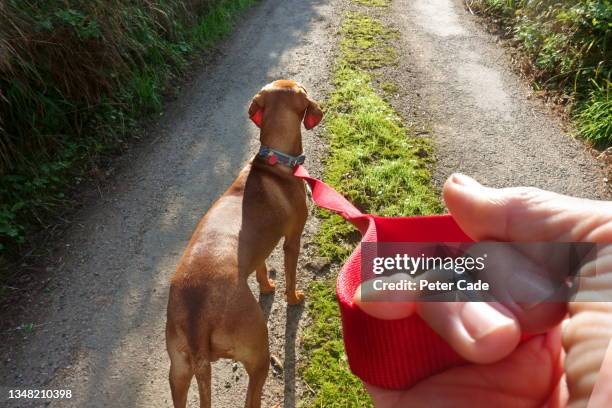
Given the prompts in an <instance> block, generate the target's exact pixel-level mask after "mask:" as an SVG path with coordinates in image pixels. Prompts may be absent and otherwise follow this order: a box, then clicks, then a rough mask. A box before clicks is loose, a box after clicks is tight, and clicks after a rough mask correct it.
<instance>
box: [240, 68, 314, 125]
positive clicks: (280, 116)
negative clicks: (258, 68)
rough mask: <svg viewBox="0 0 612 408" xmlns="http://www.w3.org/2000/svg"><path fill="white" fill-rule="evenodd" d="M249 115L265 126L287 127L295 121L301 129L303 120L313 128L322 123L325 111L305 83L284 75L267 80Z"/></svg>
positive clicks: (252, 102) (250, 108) (253, 101)
mask: <svg viewBox="0 0 612 408" xmlns="http://www.w3.org/2000/svg"><path fill="white" fill-rule="evenodd" d="M249 117H250V118H251V120H252V121H253V122H254V123H255V124H256V125H257V127H259V128H260V129H262V130H264V129H266V128H267V129H273V128H280V129H283V130H288V129H290V128H292V127H295V125H297V129H299V123H300V122H301V121H302V120H303V121H304V127H305V128H306V129H309V130H310V129H312V128H313V127H315V126H317V125H318V124H319V122H320V121H321V119H322V118H323V112H322V111H321V108H319V105H318V104H317V103H316V102H315V101H313V100H312V99H310V97H309V96H308V93H307V92H306V89H305V88H304V87H303V86H302V85H300V84H299V83H297V82H295V81H291V80H286V79H281V80H278V81H274V82H271V83H269V84H267V85H266V86H264V87H263V88H262V89H261V91H259V92H258V93H257V95H255V96H254V97H253V100H252V101H251V106H249Z"/></svg>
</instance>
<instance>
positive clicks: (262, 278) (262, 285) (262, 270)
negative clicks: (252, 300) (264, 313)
mask: <svg viewBox="0 0 612 408" xmlns="http://www.w3.org/2000/svg"><path fill="white" fill-rule="evenodd" d="M255 274H256V276H257V283H259V291H260V292H261V293H263V294H268V293H272V292H274V289H275V285H274V282H273V281H272V280H271V279H270V277H269V276H268V267H267V266H266V263H265V262H264V263H263V265H261V266H260V267H258V268H257V269H256V270H255Z"/></svg>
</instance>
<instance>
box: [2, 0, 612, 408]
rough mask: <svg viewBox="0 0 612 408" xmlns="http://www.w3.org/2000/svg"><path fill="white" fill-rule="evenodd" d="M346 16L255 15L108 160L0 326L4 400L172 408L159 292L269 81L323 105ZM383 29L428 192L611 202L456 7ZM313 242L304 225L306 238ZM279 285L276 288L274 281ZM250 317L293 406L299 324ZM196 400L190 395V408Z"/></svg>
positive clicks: (396, 14) (308, 9) (276, 302)
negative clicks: (486, 190) (395, 41)
mask: <svg viewBox="0 0 612 408" xmlns="http://www.w3.org/2000/svg"><path fill="white" fill-rule="evenodd" d="M344 7H345V5H344V4H343V3H341V2H340V1H339V0H332V1H324V0H318V1H309V0H264V1H263V2H262V3H260V4H259V5H258V6H256V7H255V8H254V9H253V10H251V11H250V12H249V13H248V14H247V15H246V16H245V18H244V19H243V21H241V23H240V28H239V29H238V30H237V31H236V33H235V34H234V35H233V36H231V38H229V39H228V40H227V41H226V42H225V43H224V44H222V46H221V49H222V55H220V56H219V57H218V58H216V60H215V61H214V62H213V63H212V64H208V65H207V67H206V68H204V69H203V71H202V72H200V73H199V74H198V75H197V77H196V78H194V79H193V80H192V81H191V82H190V83H189V84H187V86H185V87H184V92H182V94H181V96H180V97H179V98H178V100H176V101H174V102H172V103H171V104H170V105H169V106H168V109H167V110H166V111H165V113H164V116H163V117H162V118H160V119H159V121H157V123H155V124H154V125H152V126H151V127H150V128H149V129H147V131H146V135H147V136H146V137H147V139H148V140H149V141H150V142H149V143H145V145H146V146H145V147H140V148H137V149H135V150H134V151H132V152H131V153H129V154H128V155H127V156H126V157H124V158H123V159H121V160H120V161H119V165H118V169H117V171H116V172H115V174H114V175H113V177H112V178H111V180H110V181H109V183H108V185H107V186H106V188H104V189H103V190H102V191H101V198H98V199H95V200H91V201H90V202H88V203H87V204H86V205H85V207H84V208H83V209H82V210H81V211H79V212H78V214H77V215H76V217H75V219H74V220H73V221H72V224H71V225H72V227H71V228H70V229H69V231H68V232H67V233H66V234H65V236H64V239H63V240H62V241H61V242H57V243H54V246H55V247H56V249H55V250H54V254H53V262H51V261H50V262H49V267H48V271H47V272H46V276H48V277H49V279H50V281H49V283H48V284H47V286H46V289H45V290H43V291H41V292H40V293H38V294H36V295H35V296H33V297H32V299H33V300H32V301H31V302H30V303H27V302H24V303H23V304H16V305H13V306H12V307H11V309H12V310H9V311H3V313H5V312H6V315H7V316H17V317H16V318H15V319H14V320H10V321H7V320H5V321H4V322H3V325H2V327H3V333H2V339H3V341H2V344H0V358H1V361H2V365H1V367H0V385H1V386H2V387H1V388H0V392H1V393H2V396H3V397H2V398H4V396H6V395H7V390H8V389H9V388H46V389H71V390H72V393H73V395H74V397H73V399H71V400H70V401H68V402H67V401H54V402H51V403H50V405H51V406H58V407H64V406H66V407H72V406H74V407H167V406H169V405H170V398H169V389H168V385H167V380H166V378H167V368H168V360H167V356H166V352H165V346H164V335H163V327H164V322H165V306H166V300H167V289H168V283H167V282H168V278H169V276H170V274H171V273H172V272H173V268H174V266H175V264H176V261H177V259H178V257H179V256H180V253H181V251H182V250H183V248H184V247H185V245H186V242H187V240H188V238H189V236H190V234H191V232H192V230H193V228H194V226H195V225H196V223H197V221H198V220H199V218H200V217H201V215H202V214H203V213H204V212H205V211H206V209H207V208H208V207H209V206H210V204H211V203H212V202H213V200H214V199H215V198H216V197H217V196H218V195H219V194H220V193H221V192H222V191H223V190H224V189H225V188H226V187H227V186H228V185H229V183H230V182H231V180H232V179H233V178H234V177H235V175H236V174H237V172H238V171H239V169H240V167H241V165H242V163H243V162H244V161H245V160H247V159H248V158H249V157H250V156H251V155H252V154H253V153H254V152H255V151H256V149H257V137H256V136H257V133H256V129H255V127H254V126H253V125H251V124H250V123H249V122H248V120H247V117H246V107H247V105H248V102H249V99H250V97H251V96H252V95H253V94H254V93H255V92H256V91H257V90H258V88H259V87H260V86H261V85H262V84H264V83H266V82H269V81H270V80H272V79H276V78H279V77H288V78H294V79H297V80H299V81H301V82H302V83H304V84H305V86H306V87H307V88H308V89H309V90H310V92H311V94H312V95H313V96H314V98H315V99H321V98H322V97H323V96H324V95H325V93H326V91H327V90H328V87H329V68H330V64H331V61H332V60H333V50H334V46H335V44H334V42H335V32H336V28H337V24H338V20H339V18H340V16H341V14H342V13H341V11H342V9H343V8H344ZM388 16H389V19H390V23H392V24H393V25H395V26H396V27H397V28H398V29H400V30H401V32H402V37H401V39H400V40H399V46H400V49H401V50H402V54H401V58H400V64H399V66H398V67H396V68H394V70H395V72H394V76H395V79H396V82H398V85H400V91H401V92H400V96H398V97H397V98H396V99H395V100H394V101H393V102H394V105H395V106H397V107H398V108H399V109H400V110H401V111H402V112H403V113H404V115H405V116H406V117H407V118H412V117H415V115H416V116H418V117H426V118H428V121H429V122H430V124H431V128H432V131H433V136H434V140H435V144H436V151H437V156H438V167H437V172H436V181H437V182H438V183H440V182H441V181H442V180H443V179H444V178H445V177H446V176H447V175H448V174H449V173H450V172H452V171H456V170H460V171H463V172H465V173H467V174H470V175H473V176H475V177H476V178H477V179H479V180H481V181H483V182H487V183H489V184H493V185H497V186H503V185H512V184H524V185H536V186H540V187H546V188H550V189H553V190H556V191H559V192H565V193H572V194H576V195H580V196H587V197H604V196H605V195H606V191H605V188H604V184H603V182H602V181H601V180H602V179H603V174H602V173H601V171H600V169H599V168H598V167H597V165H596V163H595V162H594V160H593V159H592V158H591V157H590V156H589V155H588V154H587V153H585V151H584V149H583V147H582V146H581V144H580V143H578V142H576V141H574V140H572V139H570V138H569V137H567V136H566V135H563V133H562V132H561V130H560V129H561V125H560V123H559V121H558V120H557V119H555V118H553V117H551V116H549V115H548V114H547V113H546V110H545V109H543V108H542V107H541V106H539V104H538V103H537V102H534V101H532V100H530V98H529V89H528V88H527V86H526V85H525V84H524V83H523V82H522V81H521V80H520V79H519V78H518V77H517V76H516V75H515V74H513V73H512V72H511V69H510V68H509V61H508V59H507V58H506V56H505V54H504V51H503V49H502V48H501V47H500V46H499V45H498V44H496V43H495V41H494V38H493V37H492V36H490V35H488V34H486V33H485V32H484V31H483V29H482V27H481V26H479V25H478V24H477V23H476V22H475V21H474V18H473V17H472V16H470V15H469V14H468V13H466V12H465V11H464V10H463V8H462V2H461V1H459V0H396V1H395V3H394V5H393V10H392V12H391V13H389V14H388ZM304 136H305V143H304V144H305V150H306V155H307V156H308V161H307V166H308V168H309V169H310V170H311V171H312V172H313V173H314V174H318V173H319V170H320V159H321V157H322V156H323V154H324V149H323V146H322V143H321V141H320V139H319V138H318V136H317V132H304ZM314 228H316V225H315V224H314V221H313V220H312V218H311V221H310V222H309V224H308V227H307V229H308V232H307V237H309V236H311V235H312V231H313V230H314ZM307 240H308V238H307V239H306V241H307ZM305 246H306V247H308V245H307V243H306V244H305ZM310 255H312V248H305V250H304V252H303V253H302V260H303V261H302V267H301V268H300V272H299V275H300V283H299V284H300V286H301V287H304V286H305V282H306V281H307V280H308V279H311V278H312V276H313V275H312V273H313V272H311V271H310V270H309V269H308V268H306V267H304V266H303V265H304V263H305V261H306V260H307V259H308V258H309V256H310ZM281 261H282V259H281V258H280V257H279V254H278V253H275V255H274V257H273V260H272V262H271V265H272V266H273V267H275V268H276V269H277V270H281V269H280V266H281ZM277 279H278V281H279V285H278V286H279V288H281V289H282V288H283V285H284V283H283V281H282V274H279V276H278V277H277ZM255 293H257V292H255ZM261 303H262V307H263V308H264V311H265V312H266V315H267V316H268V326H269V330H270V338H271V344H272V353H273V354H274V355H276V356H277V357H278V358H279V359H280V360H281V361H282V362H283V363H284V372H282V373H279V374H277V375H274V374H273V371H272V370H271V372H270V377H269V379H268V383H267V385H266V387H265V401H264V403H265V406H270V405H273V404H277V403H280V404H282V405H284V406H285V407H293V406H295V405H296V402H297V398H296V391H295V389H296V373H295V361H296V359H297V358H299V347H298V346H297V345H296V341H297V340H296V339H298V338H299V330H300V327H301V326H300V325H303V324H304V320H305V316H304V315H303V313H302V310H303V309H302V308H301V307H291V308H287V307H286V305H285V303H284V299H283V296H282V295H281V294H280V293H279V294H278V295H276V296H274V297H272V296H271V297H267V298H263V299H262V300H261ZM16 311H18V313H17V312H16ZM18 327H22V328H21V329H17V328H18ZM24 327H29V329H25V328H24ZM234 369H235V371H234ZM245 387H246V374H245V373H244V371H243V369H242V368H241V367H238V368H236V367H234V366H233V365H232V363H231V362H229V361H222V362H218V363H216V364H215V366H214V371H213V395H214V397H213V398H214V404H213V405H214V406H216V407H235V406H241V405H242V403H243V398H244V390H245ZM298 395H299V394H298ZM195 399H196V398H195V387H192V392H191V394H190V400H191V403H192V406H195ZM9 405H10V406H20V407H23V406H39V405H41V404H39V403H38V402H34V403H31V404H29V405H28V404H27V403H24V402H23V401H21V402H12V403H10V404H9Z"/></svg>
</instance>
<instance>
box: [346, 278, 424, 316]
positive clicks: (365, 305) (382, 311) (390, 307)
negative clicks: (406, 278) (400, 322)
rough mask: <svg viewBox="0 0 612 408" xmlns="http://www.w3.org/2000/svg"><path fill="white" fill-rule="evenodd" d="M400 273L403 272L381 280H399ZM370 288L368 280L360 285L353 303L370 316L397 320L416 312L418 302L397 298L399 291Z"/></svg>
mask: <svg viewBox="0 0 612 408" xmlns="http://www.w3.org/2000/svg"><path fill="white" fill-rule="evenodd" d="M400 275H403V274H395V275H393V276H390V277H383V278H381V280H385V281H387V282H390V281H393V280H399V279H400ZM368 288H369V286H368V282H364V283H362V284H361V285H359V287H358V288H357V290H356V291H355V295H354V296H353V303H354V304H356V305H357V306H358V307H359V308H360V309H361V310H363V311H364V312H366V313H367V314H369V315H370V316H373V317H376V318H377V319H382V320H397V319H404V318H406V317H409V316H412V315H413V314H414V313H415V309H416V304H415V303H414V302H405V301H402V300H401V298H396V297H397V293H389V291H372V290H368ZM366 290H368V292H367V296H366V295H365V293H366V292H365V291H366Z"/></svg>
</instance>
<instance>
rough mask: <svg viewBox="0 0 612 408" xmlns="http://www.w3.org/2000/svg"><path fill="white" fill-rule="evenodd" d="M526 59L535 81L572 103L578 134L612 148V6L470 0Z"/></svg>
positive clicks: (588, 0) (602, 1) (587, 1)
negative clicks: (500, 29) (504, 33)
mask: <svg viewBox="0 0 612 408" xmlns="http://www.w3.org/2000/svg"><path fill="white" fill-rule="evenodd" d="M469 4H470V7H471V8H472V9H476V10H479V11H481V12H484V13H488V14H489V15H493V16H494V17H496V18H497V19H498V21H499V22H500V24H501V25H502V26H503V27H504V28H505V29H506V32H507V34H508V35H509V36H510V37H512V38H513V39H514V40H515V42H516V44H517V45H518V47H519V48H520V49H521V50H522V51H524V53H525V54H526V55H527V56H528V57H529V60H530V61H531V64H530V66H529V69H530V70H531V74H532V75H533V77H534V78H535V80H536V81H537V82H538V83H539V84H541V86H543V87H545V88H548V89H558V90H560V91H562V92H563V93H564V94H565V96H566V97H567V99H568V100H570V101H574V102H575V109H574V113H575V115H574V118H575V119H576V123H577V127H578V129H579V131H580V132H581V134H582V135H583V136H584V137H585V138H587V139H588V140H590V141H592V142H594V143H595V144H597V145H600V146H608V145H612V108H611V102H610V99H609V98H610V87H611V82H610V81H611V80H612V77H611V76H612V1H611V0H566V1H556V0H474V1H472V2H470V3H469Z"/></svg>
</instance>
